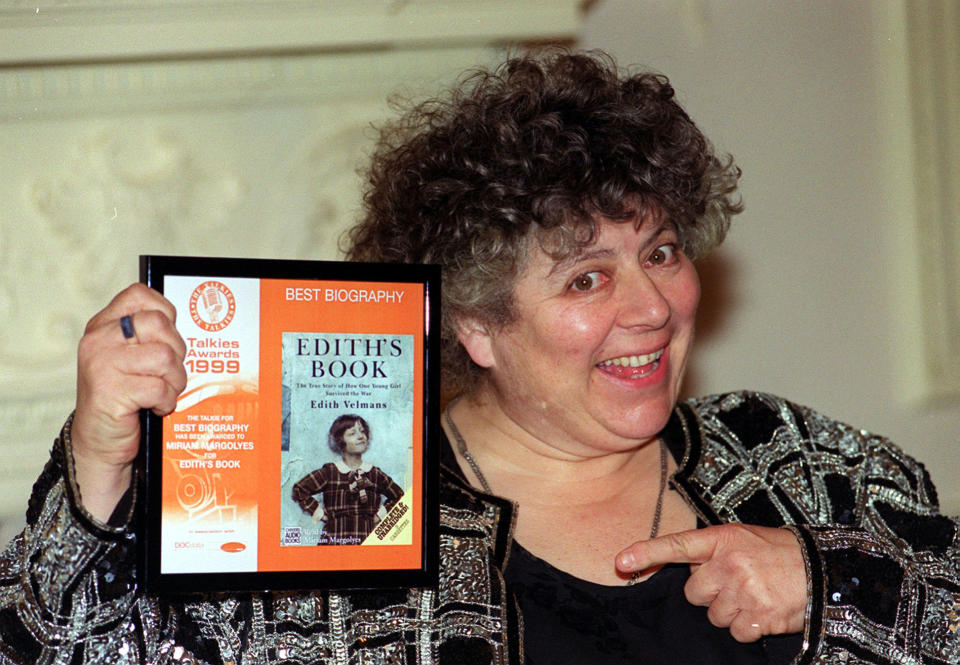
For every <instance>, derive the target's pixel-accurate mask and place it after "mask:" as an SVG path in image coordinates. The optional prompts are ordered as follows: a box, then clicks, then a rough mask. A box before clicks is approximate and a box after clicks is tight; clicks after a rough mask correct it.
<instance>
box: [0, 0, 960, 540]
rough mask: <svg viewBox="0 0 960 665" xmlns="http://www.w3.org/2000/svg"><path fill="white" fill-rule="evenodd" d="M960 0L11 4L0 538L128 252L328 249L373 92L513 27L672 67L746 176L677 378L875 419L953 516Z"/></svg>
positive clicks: (419, 77)
mask: <svg viewBox="0 0 960 665" xmlns="http://www.w3.org/2000/svg"><path fill="white" fill-rule="evenodd" d="M917 5H920V6H921V7H926V9H923V8H921V9H919V10H918V8H917ZM958 17H960V12H958V10H957V2H956V1H955V0H944V1H941V2H932V3H929V4H927V3H916V5H915V4H914V3H908V2H907V1H906V0H874V1H873V2H862V3H859V2H858V3H852V2H846V1H841V0H828V1H825V2H817V3H792V2H791V3H787V2H783V3H780V2H778V3H769V2H761V1H759V0H723V1H721V0H680V1H677V2H667V1H662V2H653V1H650V2H639V1H637V0H596V1H594V2H589V3H587V4H586V5H584V4H583V3H582V2H580V1H579V0H554V1H552V2H539V1H538V0H522V1H521V0H469V1H467V0H445V1H444V0H407V1H402V2H401V1H399V0H397V1H395V2H386V1H384V2H382V3H369V2H362V1H360V0H356V1H354V2H347V1H343V2H337V3H305V2H301V1H300V0H246V1H243V2H242V1H240V0H234V1H229V2H228V1H217V0H190V1H188V0H152V1H149V2H143V3H139V4H137V5H136V6H127V5H124V4H123V3H120V2H119V1H118V0H111V1H108V0H63V1H60V2H57V3H53V4H52V5H51V6H50V7H47V6H45V5H44V3H42V2H39V3H38V2H32V3H27V2H20V1H19V0H8V2H6V3H4V6H3V7H2V8H0V164H2V172H3V174H4V175H3V178H0V201H2V205H0V315H2V317H3V326H2V327H0V525H2V526H0V537H2V538H3V539H4V540H6V538H8V537H9V536H10V535H12V533H13V532H14V531H15V530H16V529H18V528H19V526H20V525H21V524H22V519H23V518H22V515H23V510H24V508H25V505H26V500H27V496H28V494H29V489H30V486H31V484H32V482H33V479H34V478H35V477H36V476H37V474H38V473H39V471H40V469H41V467H42V465H43V463H44V461H45V459H46V457H47V452H48V450H49V447H50V443H51V441H52V439H53V437H54V436H55V435H56V433H57V431H58V430H59V427H60V425H61V424H62V422H63V420H64V418H65V417H66V416H67V414H68V413H69V411H70V409H71V407H72V402H73V393H74V382H75V368H74V364H75V359H74V355H75V350H76V342H77V340H78V339H79V337H80V335H81V334H82V330H83V325H84V324H85V322H86V320H87V319H88V318H89V317H90V316H92V315H93V314H94V313H95V312H96V311H97V310H98V309H100V308H101V307H102V306H103V305H104V304H105V303H106V302H107V301H108V300H109V298H110V297H111V296H112V295H113V294H114V293H115V292H117V291H118V290H120V289H121V288H123V287H124V286H125V285H127V284H128V283H129V282H131V281H134V280H135V279H136V278H137V269H136V266H137V256H138V254H141V253H177V254H201V255H203V254H208V255H225V256H232V255H233V256H263V257H277V258H280V257H284V258H310V259H328V258H335V257H337V245H336V239H337V236H338V235H339V233H340V231H341V230H342V229H343V228H344V226H345V225H347V224H348V223H349V221H350V220H351V219H353V218H354V216H355V214H356V211H357V208H358V191H359V189H358V186H359V181H358V178H357V176H356V173H355V172H356V168H357V167H358V166H359V165H360V164H362V163H363V161H364V158H365V155H366V151H367V150H368V147H369V145H370V137H371V134H372V133H371V131H370V129H369V127H370V125H371V123H376V122H378V121H380V120H382V119H383V118H384V117H389V114H390V109H389V108H388V106H387V104H386V102H385V100H386V99H387V97H388V95H390V94H400V95H405V96H414V97H417V96H420V95H422V94H426V93H429V92H431V91H435V90H437V89H438V87H440V86H442V84H443V83H444V82H446V81H450V80H452V79H453V78H454V77H455V75H456V73H457V72H459V71H461V70H463V69H464V68H466V67H468V66H470V65H473V64H477V63H484V62H491V61H495V60H496V59H497V57H498V55H499V53H500V52H501V49H502V48H503V46H504V45H505V44H509V43H511V42H514V41H520V42H544V41H562V42H566V43H575V44H577V45H579V46H583V47H588V48H603V49H605V50H607V51H609V52H611V53H612V54H613V55H615V56H616V57H617V58H618V60H619V61H620V62H621V64H624V65H626V64H638V65H641V66H645V67H649V68H653V69H656V70H659V71H662V72H664V73H666V74H668V75H669V76H670V77H671V80H672V81H673V83H674V85H675V87H676V88H677V90H678V94H679V97H680V99H681V101H682V103H684V105H685V106H686V108H687V109H688V111H689V112H690V114H691V115H692V116H693V117H694V119H695V120H696V121H697V122H698V123H699V124H700V125H701V127H702V128H703V129H704V130H705V132H706V133H707V134H708V136H710V137H711V138H712V140H713V141H714V143H715V144H716V145H717V146H718V147H719V148H720V149H721V150H723V151H728V152H731V153H733V154H734V156H735V157H736V159H737V161H738V162H739V164H740V165H741V167H742V168H743V171H744V177H743V181H742V185H743V186H742V191H743V197H744V200H745V202H746V206H747V211H746V212H745V213H744V214H743V215H741V216H740V217H739V218H737V220H736V221H735V224H734V226H733V229H732V231H731V234H730V236H729V239H728V241H727V243H726V244H725V245H724V246H723V248H721V249H720V250H719V251H718V252H717V253H715V254H714V255H713V256H711V257H709V258H708V259H706V260H705V261H704V263H703V265H702V266H701V274H702V279H703V282H704V301H703V306H702V315H701V325H700V340H699V348H698V350H697V352H696V355H695V357H694V361H693V363H692V368H691V374H690V377H689V381H688V385H687V392H689V393H691V394H695V393H705V392H715V391H722V390H730V389H737V388H744V387H749V388H755V389H760V390H768V391H772V392H777V393H780V394H783V395H786V396H789V397H791V398H793V399H794V400H796V401H799V402H801V403H804V404H807V405H809V406H812V407H815V408H817V409H820V410H822V411H824V412H826V413H828V414H830V415H833V416H835V417H838V418H841V419H843V420H846V421H848V422H851V423H853V424H856V425H858V426H862V427H866V428H869V429H871V430H874V431H877V432H880V433H883V434H887V435H889V436H890V437H892V438H893V439H894V440H895V441H897V442H899V443H900V444H901V445H902V446H903V447H905V448H906V449H907V450H908V451H909V452H911V453H912V454H914V455H916V456H918V457H919V458H921V459H922V460H924V461H925V462H926V463H927V465H928V467H929V468H930V470H931V472H932V473H933V476H934V479H935V480H936V481H937V483H938V485H939V488H940V492H941V499H942V502H943V504H944V506H945V508H946V509H947V510H948V511H949V512H953V513H960V483H958V480H960V461H958V459H957V458H958V451H957V449H958V447H960V446H958V444H960V398H958V395H960V382H958V375H960V360H958V359H960V330H958V328H960V294H958V290H957V284H958V283H960V205H958V202H957V199H958V197H960V186H957V182H958V177H957V171H956V166H955V163H956V162H954V161H951V159H950V157H949V150H950V149H951V145H952V149H953V150H960V148H958V146H957V136H956V132H957V129H956V128H957V127H960V102H958V100H957V97H956V94H957V89H958V81H957V77H958V76H960V62H956V61H952V64H953V65H955V66H952V67H951V66H950V64H951V60H950V59H951V58H953V59H955V58H957V57H960V55H958V54H960V47H958V46H957V43H958V42H957V40H958V36H957V35H958V30H960V26H958V22H960V18H958ZM921 46H925V48H920V47H921ZM926 47H929V48H926ZM951 49H952V50H951ZM944 59H946V61H945V60H944ZM938 128H939V129H938ZM951 128H952V129H951ZM938 132H941V133H938ZM942 132H946V134H945V135H944V134H943V133H942ZM951 142H952V143H951ZM945 150H946V151H947V152H946V155H945V154H944V151H945Z"/></svg>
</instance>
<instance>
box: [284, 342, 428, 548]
mask: <svg viewBox="0 0 960 665" xmlns="http://www.w3.org/2000/svg"><path fill="white" fill-rule="evenodd" d="M282 366H283V377H282V381H283V385H282V388H283V391H282V397H281V405H282V413H281V423H282V424H281V436H280V444H281V456H280V465H281V471H280V476H281V477H280V487H279V488H278V489H279V492H280V534H279V537H280V542H281V546H284V547H290V546H314V545H361V544H366V545H373V544H377V545H380V544H382V545H403V544H410V542H412V540H411V535H410V534H411V533H412V532H411V531H404V532H403V533H402V534H398V533H397V531H398V530H399V529H400V527H401V526H402V524H401V523H402V522H403V521H404V520H403V519H401V520H399V521H398V520H397V519H396V518H397V517H398V515H397V514H394V515H392V516H391V517H390V519H385V516H387V514H388V513H390V509H391V508H393V507H394V506H395V504H397V503H398V502H400V504H402V505H400V506H397V508H398V510H399V509H402V508H403V505H406V504H405V502H406V501H407V499H405V498H403V497H404V496H405V493H406V492H407V491H409V489H410V487H411V484H412V477H413V473H414V469H413V401H414V398H415V396H414V389H413V385H414V376H413V338H412V336H411V335H372V334H343V333H324V332H284V333H283V335H282ZM394 513H398V511H394ZM398 514H399V513H398ZM404 518H405V519H406V521H407V522H410V521H411V520H412V519H415V518H416V517H415V516H414V515H413V514H412V513H411V514H407V513H404ZM394 526H396V527H397V528H396V529H394V528H393V527H394ZM390 529H393V530H392V531H389V530H390ZM377 531H389V533H388V534H379V533H376V532H377ZM372 533H374V534H375V535H371V534H372ZM378 536H384V537H382V538H381V537H378ZM365 541H366V542H365Z"/></svg>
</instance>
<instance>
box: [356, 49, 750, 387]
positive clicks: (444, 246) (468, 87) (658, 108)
mask: <svg viewBox="0 0 960 665" xmlns="http://www.w3.org/2000/svg"><path fill="white" fill-rule="evenodd" d="M739 177H740V169H739V168H737V167H736V166H735V165H734V164H733V160H732V158H730V157H729V156H726V157H724V158H721V157H719V156H717V155H716V154H715V152H714V150H713V148H712V146H711V145H710V143H709V141H708V140H707V139H706V138H705V137H704V136H703V134H702V133H701V132H700V130H699V129H697V127H696V125H695V124H694V123H693V121H692V120H691V119H690V118H689V116H688V115H687V114H686V113H685V112H684V110H683V109H682V108H681V107H680V105H679V104H678V103H677V102H676V101H675V99H674V91H673V88H672V87H671V86H670V83H669V81H668V80H667V78H666V77H664V76H662V75H659V74H654V73H649V72H642V73H635V74H631V73H630V72H624V71H621V70H619V69H618V67H617V65H616V63H615V62H614V61H613V59H612V58H610V57H609V56H608V55H606V54H604V53H601V52H596V51H593V52H586V53H585V52H570V51H567V50H564V49H550V50H547V51H540V52H533V53H526V54H522V55H519V56H518V57H513V58H510V59H508V60H507V61H506V62H504V63H503V64H501V65H500V66H499V67H497V68H496V69H494V70H476V71H471V72H468V73H467V74H466V75H465V77H464V78H463V79H462V80H461V81H460V83H459V85H458V86H457V87H456V88H454V89H453V90H452V91H451V92H450V94H449V95H448V96H445V97H442V98H436V99H430V100H428V101H425V102H422V103H420V104H419V105H417V106H415V107H413V108H411V109H410V110H408V111H407V112H406V113H405V114H404V115H403V116H402V117H401V118H400V119H399V120H397V121H395V122H393V123H392V124H389V125H387V126H385V127H383V128H382V129H381V132H380V136H379V141H378V143H377V145H376V149H375V151H374V154H373V159H372V163H371V165H370V168H369V171H368V172H367V186H366V190H365V194H364V216H363V218H362V219H361V221H360V222H359V223H358V224H357V225H356V226H354V227H353V228H352V229H350V230H349V231H348V234H347V236H346V243H347V247H346V248H345V251H346V256H347V258H348V259H349V260H354V261H380V262H387V263H394V262H400V263H436V264H439V265H440V266H441V267H442V275H443V288H442V292H443V293H442V304H443V311H442V317H443V322H442V331H443V332H442V336H443V344H442V348H443V352H442V353H443V361H442V382H443V388H444V393H445V395H446V396H447V397H449V396H452V395H455V394H458V393H460V392H466V391H469V390H470V389H471V388H472V387H475V386H477V385H479V383H480V382H479V381H478V379H480V378H482V370H481V368H479V367H478V366H476V365H475V364H474V363H473V362H472V361H471V360H470V358H469V356H468V355H467V353H466V351H464V350H463V348H462V347H461V346H460V344H459V342H458V340H457V328H456V324H457V321H458V320H460V319H461V318H462V317H465V316H466V317H471V318H474V319H476V320H477V321H480V322H481V323H483V324H484V325H487V326H490V327H491V329H493V330H496V329H499V328H500V327H502V326H505V325H507V324H509V323H510V322H511V321H512V320H514V317H515V312H514V308H513V297H512V296H513V285H514V282H515V279H516V277H517V275H518V274H519V272H520V271H521V270H522V268H523V265H524V259H525V257H526V253H527V251H528V249H529V248H530V246H531V241H533V242H536V243H538V244H537V246H539V247H540V248H541V249H543V250H544V251H547V252H548V253H549V254H551V255H552V256H553V257H554V258H556V259H560V258H563V257H564V256H567V255H568V254H569V253H570V252H572V251H576V250H577V249H579V248H582V247H584V246H586V245H589V244H590V243H591V242H592V241H593V240H594V238H595V236H596V234H597V232H598V226H597V224H598V218H607V219H611V220H616V221H628V220H634V223H636V224H639V221H640V220H642V219H643V217H644V215H645V214H646V213H647V212H648V211H656V212H657V213H663V214H665V215H667V216H668V218H669V219H670V220H671V222H672V223H673V224H675V225H676V228H677V231H678V234H679V237H680V242H681V245H682V247H683V250H684V252H686V253H687V255H688V256H690V257H691V258H698V257H700V256H703V255H704V254H705V253H706V252H708V251H709V250H710V249H712V248H713V247H714V246H716V245H717V244H719V243H720V242H721V241H722V240H723V238H724V236H725V235H726V231H727V228H728V226H729V223H730V217H731V216H732V215H733V214H736V213H738V212H740V211H741V209H742V206H741V203H740V200H739V197H737V195H736V187H737V180H738V179H739Z"/></svg>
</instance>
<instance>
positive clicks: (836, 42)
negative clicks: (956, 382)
mask: <svg viewBox="0 0 960 665" xmlns="http://www.w3.org/2000/svg"><path fill="white" fill-rule="evenodd" d="M903 9H904V7H903V4H902V3H900V2H892V1H891V2H884V1H881V0H875V1H873V2H848V1H846V0H822V1H819V2H767V1H763V0H685V1H680V2H673V1H666V0H664V1H650V2H636V1H634V0H601V1H600V2H597V3H595V5H594V6H593V7H592V10H591V11H590V12H589V13H588V15H587V17H586V23H585V27H584V30H583V33H582V40H581V43H582V44H583V45H584V46H588V47H597V48H603V49H605V50H607V51H609V52H611V53H612V54H614V55H615V56H616V57H617V59H618V60H619V61H620V62H621V63H622V64H625V63H639V64H642V65H645V66H647V67H649V68H652V69H655V70H658V71H661V72H663V73H665V74H667V75H668V76H670V78H671V81H672V82H673V83H674V86H675V87H676V89H677V90H678V91H679V97H680V99H681V101H682V103H684V104H685V106H686V108H687V110H688V111H689V112H690V114H691V116H692V117H693V118H694V119H695V120H696V121H697V122H698V123H699V124H700V126H701V128H702V129H703V130H704V131H705V133H706V134H707V135H708V136H709V137H711V139H712V140H713V142H714V143H715V144H716V145H717V146H718V147H719V148H721V149H722V150H724V151H727V152H730V153H732V154H733V155H734V156H735V157H736V159H737V161H738V162H739V164H740V166H741V168H742V169H743V172H744V176H743V180H742V193H743V198H744V201H745V203H746V212H744V213H743V214H742V215H740V216H739V217H738V218H736V219H735V221H734V224H733V226H732V229H731V232H730V235H729V236H728V240H727V242H726V243H725V244H724V245H723V247H722V248H721V249H720V250H718V252H717V253H716V255H715V256H712V257H710V258H708V259H707V261H706V263H705V265H704V266H703V270H702V278H703V281H704V284H703V287H704V301H703V305H702V310H701V335H700V339H699V345H698V348H697V351H696V353H695V356H694V358H693V360H692V362H691V366H692V371H691V375H690V381H689V383H688V390H689V391H691V392H696V393H705V392H716V391H725V390H731V389H737V388H753V389H758V390H766V391H771V392H775V393H778V394H781V395H784V396H787V397H789V398H791V399H793V400H795V401H798V402H800V403H803V404H806V405H808V406H811V407H813V408H816V409H819V410H821V411H823V412H825V413H827V414H829V415H831V416H834V417H836V418H839V419H841V420H845V421H847V422H849V423H851V424H854V425H856V426H858V427H863V428H867V429H870V430H872V431H875V432H878V433H881V434H885V435H887V436H889V437H891V438H892V439H893V440H895V441H896V442H898V443H899V444H900V445H901V446H902V447H904V448H905V449H907V450H908V451H909V452H910V453H912V454H914V455H915V456H916V457H918V458H920V459H921V460H922V461H924V462H925V464H926V465H927V467H928V469H929V470H930V471H931V473H932V474H933V477H934V480H935V482H936V483H937V486H938V488H939V492H940V498H941V503H942V504H943V506H944V508H945V509H946V510H948V511H950V512H952V513H955V514H956V513H960V402H958V401H957V400H956V399H953V400H951V399H949V398H944V399H941V400H936V401H933V400H927V401H924V400H920V399H918V398H917V396H918V395H919V394H921V393H922V392H923V386H922V385H918V382H920V381H922V380H923V371H922V370H921V369H920V368H919V365H921V364H922V362H923V339H922V334H921V326H922V320H921V315H920V309H919V307H918V305H919V304H920V302H919V301H920V300H921V299H922V298H923V297H924V295H923V294H922V293H921V292H920V291H919V286H918V276H919V275H918V266H920V267H925V266H924V264H923V257H917V256H916V251H917V248H916V237H915V236H916V231H915V228H916V221H917V220H916V218H915V208H914V182H913V178H914V174H913V170H912V168H913V164H912V161H913V160H912V157H911V150H912V145H911V144H910V133H911V127H910V122H909V118H908V115H909V99H908V95H907V93H908V91H907V82H906V76H907V72H906V69H905V68H906V50H907V45H906V43H905V25H904V16H905V13H904V11H903ZM956 28H960V26H955V29H956ZM952 75H954V76H956V72H952ZM953 111H954V117H956V118H957V122H958V123H960V109H954V110H953ZM954 186H955V188H957V189H960V183H955V184H954ZM955 191H956V190H955ZM954 223H957V224H960V220H956V221H955V222H954ZM938 305H939V304H938ZM944 305H945V303H944ZM953 334H954V335H956V334H957V331H953Z"/></svg>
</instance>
